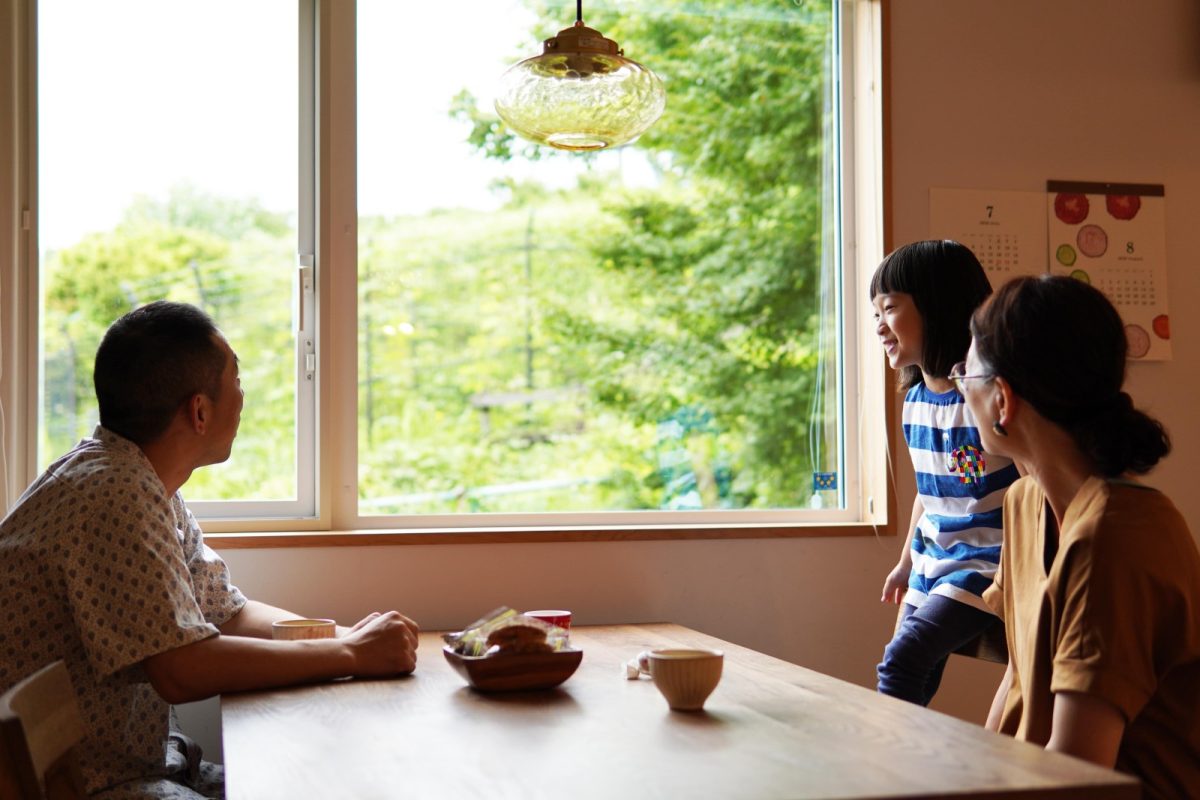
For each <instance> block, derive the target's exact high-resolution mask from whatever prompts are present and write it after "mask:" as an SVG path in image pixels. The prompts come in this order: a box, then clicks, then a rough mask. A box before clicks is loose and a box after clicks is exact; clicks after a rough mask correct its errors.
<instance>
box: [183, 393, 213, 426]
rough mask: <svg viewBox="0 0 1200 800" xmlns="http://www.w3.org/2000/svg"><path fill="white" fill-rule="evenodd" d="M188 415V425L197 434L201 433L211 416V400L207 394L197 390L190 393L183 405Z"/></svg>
mask: <svg viewBox="0 0 1200 800" xmlns="http://www.w3.org/2000/svg"><path fill="white" fill-rule="evenodd" d="M185 409H186V412H187V415H188V427H189V428H191V429H192V430H193V431H195V432H196V433H198V434H201V435H203V434H204V432H205V430H206V429H207V428H208V421H209V420H210V419H211V418H212V402H211V401H210V400H209V399H208V395H206V394H203V393H201V392H197V393H196V394H194V395H192V397H191V399H190V400H188V401H187V404H186V406H185Z"/></svg>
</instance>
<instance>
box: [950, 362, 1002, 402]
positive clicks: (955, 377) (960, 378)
mask: <svg viewBox="0 0 1200 800" xmlns="http://www.w3.org/2000/svg"><path fill="white" fill-rule="evenodd" d="M947 377H948V378H950V382H951V383H953V384H954V388H955V389H957V390H958V393H959V394H964V393H965V389H964V388H963V386H964V384H965V382H966V381H971V380H981V381H982V380H990V379H991V378H994V377H996V376H995V375H992V374H990V373H982V374H979V375H968V374H967V362H965V361H960V362H958V363H957V364H955V365H954V366H953V367H951V368H950V374H949V375H948V376H947Z"/></svg>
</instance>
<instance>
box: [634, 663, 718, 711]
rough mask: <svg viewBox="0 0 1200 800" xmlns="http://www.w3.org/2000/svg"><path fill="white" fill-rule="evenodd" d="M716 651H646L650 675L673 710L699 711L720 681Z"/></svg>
mask: <svg viewBox="0 0 1200 800" xmlns="http://www.w3.org/2000/svg"><path fill="white" fill-rule="evenodd" d="M724 664H725V654H724V653H723V652H721V651H720V650H676V649H660V650H651V651H650V677H651V678H652V679H653V680H654V685H655V686H657V687H658V691H660V692H662V696H663V697H665V698H666V699H667V705H668V706H670V707H671V709H672V710H674V711H699V710H700V709H702V708H704V701H705V700H707V699H708V696H709V695H710V694H712V691H713V689H715V688H717V684H718V683H719V682H720V680H721V669H722V667H723V666H724Z"/></svg>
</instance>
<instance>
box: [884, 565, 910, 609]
mask: <svg viewBox="0 0 1200 800" xmlns="http://www.w3.org/2000/svg"><path fill="white" fill-rule="evenodd" d="M911 569H912V566H911V565H910V564H909V563H908V562H907V560H906V559H901V560H900V562H899V563H897V564H896V566H895V567H893V568H892V571H891V572H889V573H888V576H887V578H886V579H885V580H884V582H883V594H882V595H881V596H880V598H879V602H881V603H893V604H895V605H900V603H901V601H902V600H903V599H904V592H905V590H906V589H907V588H908V573H909V571H910V570H911Z"/></svg>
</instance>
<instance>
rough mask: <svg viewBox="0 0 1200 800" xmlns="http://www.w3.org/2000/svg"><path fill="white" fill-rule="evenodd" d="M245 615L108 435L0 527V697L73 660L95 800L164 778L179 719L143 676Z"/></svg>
mask: <svg viewBox="0 0 1200 800" xmlns="http://www.w3.org/2000/svg"><path fill="white" fill-rule="evenodd" d="M245 602H246V598H245V597H244V596H243V595H242V593H241V592H240V591H238V589H237V587H235V586H233V585H232V584H231V583H230V580H229V571H228V569H227V568H226V566H225V563H224V562H223V561H222V560H221V559H220V557H219V556H217V554H216V553H214V552H213V551H212V550H211V549H209V547H208V546H207V545H205V544H204V538H203V535H202V534H201V532H200V528H199V526H198V525H197V524H196V520H195V519H194V518H193V517H192V515H191V512H189V511H188V510H187V507H186V506H185V505H184V503H183V499H182V498H181V497H180V496H179V495H178V494H175V495H174V496H169V495H168V494H167V492H166V489H165V487H164V486H163V484H162V482H161V481H160V480H159V479H158V476H157V474H156V473H155V471H154V468H153V467H152V466H151V464H150V462H149V460H148V459H147V458H146V456H145V455H144V454H143V453H142V451H141V449H140V448H139V447H138V446H137V445H135V444H133V443H132V442H130V441H128V440H127V439H124V438H122V437H121V436H118V435H117V434H114V433H112V432H111V431H108V430H106V429H104V428H102V427H97V428H96V432H95V433H94V434H93V438H90V439H84V440H83V441H82V442H80V443H79V444H78V445H77V446H76V447H75V448H74V449H73V450H72V451H71V452H69V453H68V454H67V455H65V456H63V457H62V458H61V459H59V460H58V461H57V462H55V463H54V464H52V465H51V466H50V467H49V469H47V470H46V472H45V473H44V474H43V475H42V476H41V477H40V478H38V480H37V481H35V482H34V484H33V485H32V486H30V487H29V489H27V490H26V491H25V494H23V495H22V496H21V498H20V500H18V501H17V504H16V506H15V507H14V508H13V510H12V512H11V513H10V514H9V515H8V516H7V517H6V518H5V519H4V520H3V522H0V691H5V690H7V689H8V688H9V687H10V686H12V685H13V684H15V683H16V682H17V681H19V680H21V679H22V678H24V677H26V676H27V675H29V674H31V673H33V672H34V671H36V670H37V669H39V668H41V667H43V666H45V665H46V664H49V663H50V662H52V661H55V660H57V659H63V660H64V661H65V662H66V665H67V669H68V671H69V672H70V675H71V682H72V684H73V685H74V687H75V692H76V694H77V695H78V697H79V706H80V711H81V712H82V714H83V719H84V722H85V724H86V725H87V730H88V734H87V739H86V740H85V741H84V743H83V746H82V747H81V748H80V755H81V758H82V761H83V768H84V776H85V778H86V779H87V784H88V790H89V791H91V792H96V791H99V790H101V789H104V788H106V787H112V786H116V785H118V784H121V783H123V782H126V781H130V780H136V779H145V778H150V777H153V776H158V775H162V774H163V773H164V772H165V770H166V756H165V745H166V740H167V737H168V733H169V726H170V706H169V705H168V704H167V703H166V701H164V700H163V699H162V698H161V697H159V696H158V694H157V693H156V692H155V691H154V689H153V688H152V687H151V686H150V684H149V682H148V680H147V678H146V676H145V674H144V672H143V670H142V668H141V662H142V660H143V659H145V658H146V657H148V656H152V655H156V654H158V653H162V652H165V651H167V650H172V649H174V648H177V647H182V646H184V645H188V644H192V643H193V642H197V641H200V640H202V639H205V638H208V637H210V636H213V635H215V634H216V633H217V628H216V627H215V626H217V625H220V624H222V623H224V622H226V621H227V620H229V619H230V618H231V617H233V616H234V615H235V614H236V613H237V612H238V611H240V610H241V608H242V606H243V605H244V604H245Z"/></svg>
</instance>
